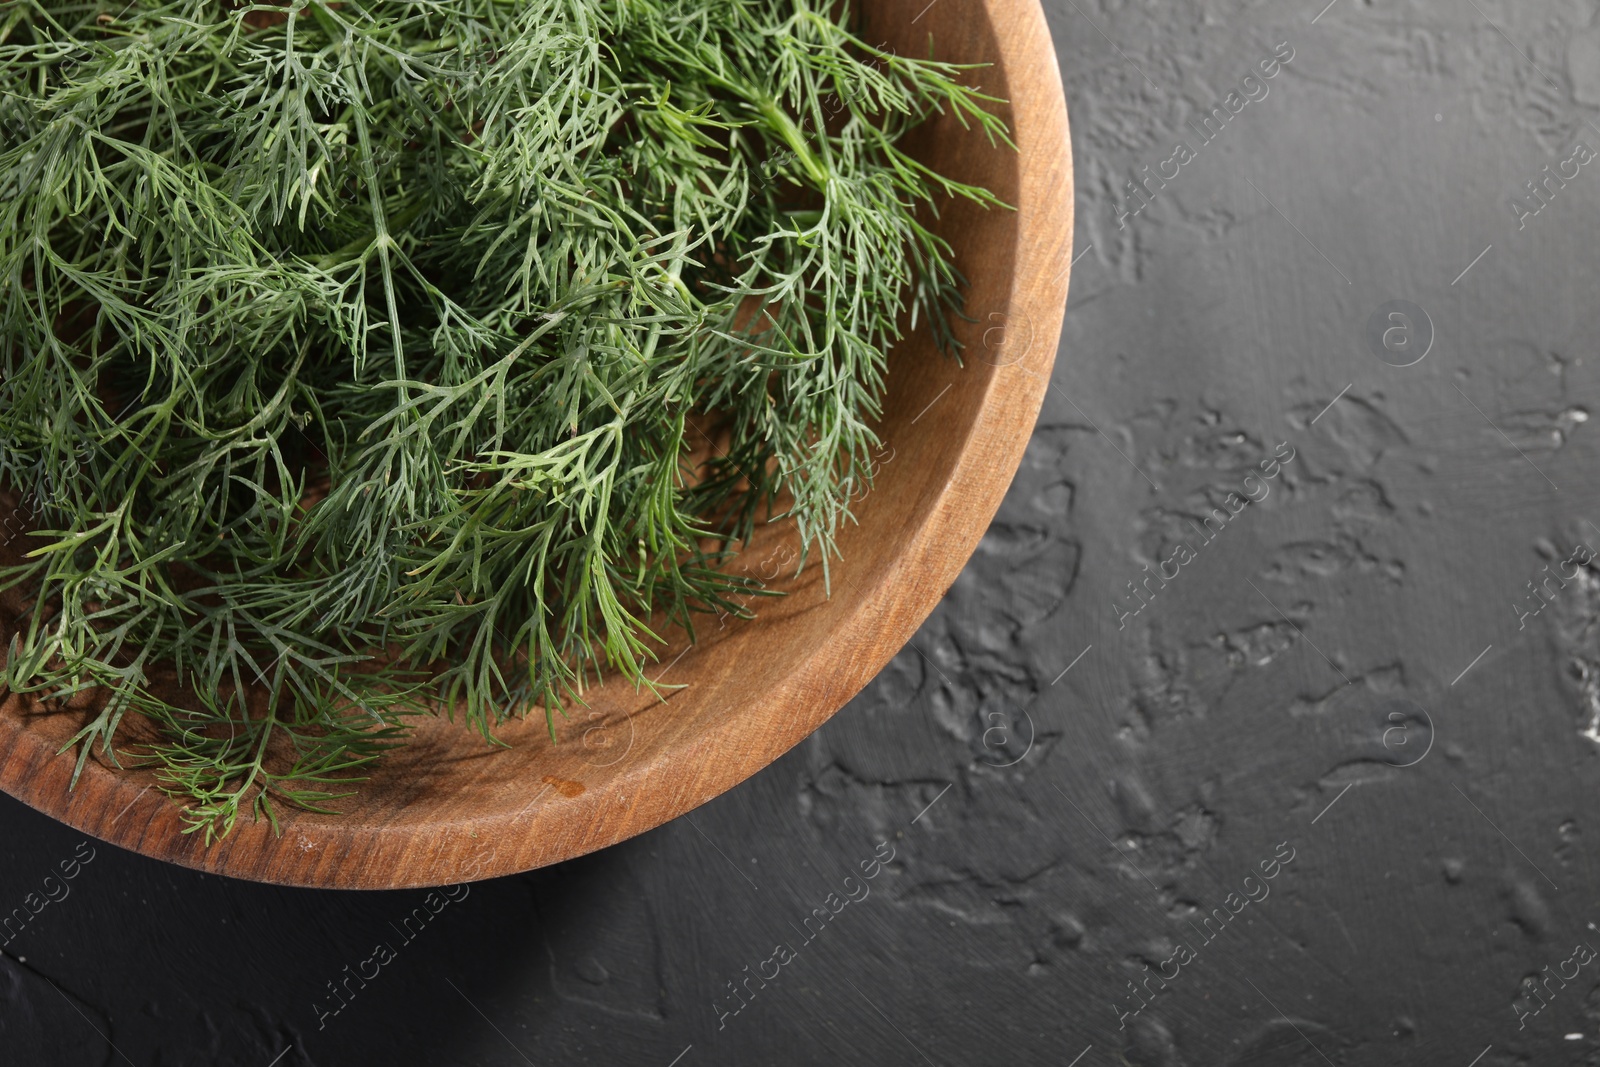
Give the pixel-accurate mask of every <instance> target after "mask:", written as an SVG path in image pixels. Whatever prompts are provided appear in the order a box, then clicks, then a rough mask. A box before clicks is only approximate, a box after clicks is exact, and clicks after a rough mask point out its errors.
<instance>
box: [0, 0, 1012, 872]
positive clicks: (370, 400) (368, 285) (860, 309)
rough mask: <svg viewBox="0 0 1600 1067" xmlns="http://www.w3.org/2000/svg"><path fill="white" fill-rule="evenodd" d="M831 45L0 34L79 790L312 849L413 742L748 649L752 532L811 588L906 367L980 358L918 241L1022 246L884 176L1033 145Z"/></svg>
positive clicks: (20, 380)
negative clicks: (334, 813)
mask: <svg viewBox="0 0 1600 1067" xmlns="http://www.w3.org/2000/svg"><path fill="white" fill-rule="evenodd" d="M851 24H852V23H851V19H850V17H849V15H848V13H847V12H845V11H844V10H843V9H842V7H841V5H838V4H836V3H833V2H832V0H828V2H823V0H384V2H377V0H361V2H354V0H344V2H342V3H333V2H329V3H323V2H320V0H310V2H306V0H294V2H292V3H285V4H260V5H253V6H250V5H240V4H230V3H219V2H216V0H167V2H159V0H149V2H146V0H133V2H131V3H128V4H126V6H124V4H123V3H121V2H120V0H119V2H115V3H72V2H51V0H13V2H11V3H7V4H4V5H0V482H3V483H4V485H5V486H6V487H7V488H8V489H9V490H10V491H11V492H12V493H14V494H16V495H18V496H19V497H20V498H21V499H22V500H23V501H24V502H25V503H24V504H23V505H19V509H18V513H19V514H26V515H27V517H28V523H27V525H28V526H29V529H28V530H27V532H26V535H25V536H22V537H18V538H17V539H16V540H15V542H14V543H13V546H12V547H13V549H14V550H15V552H14V555H13V556H12V557H11V558H10V559H9V560H8V561H7V562H6V564H5V565H4V566H3V567H0V588H4V589H8V590H13V595H17V596H21V597H22V602H23V603H25V605H26V606H25V607H24V608H23V609H22V610H21V611H20V613H18V614H16V616H15V617H14V618H12V619H10V620H8V624H9V625H8V634H9V640H8V647H7V648H6V655H5V666H4V671H3V677H0V681H3V682H4V684H5V685H6V686H8V687H9V689H10V690H11V691H12V692H14V693H18V694H25V695H28V696H30V697H31V698H32V699H35V700H39V701H43V702H45V703H46V704H47V705H53V706H59V704H60V703H61V702H68V701H70V702H71V703H72V705H73V706H74V707H77V706H79V705H81V704H83V703H84V702H85V701H87V702H88V706H89V707H90V711H89V712H88V713H87V715H86V717H85V722H84V725H83V727H82V729H81V730H79V731H78V732H77V733H76V736H75V737H74V738H73V745H72V746H69V747H75V748H76V753H77V755H76V758H77V761H78V762H77V768H76V772H75V774H74V779H73V780H74V781H76V779H77V773H81V771H82V769H83V765H84V761H85V760H86V759H88V758H89V757H90V754H91V752H92V751H93V750H95V749H96V748H98V750H99V751H100V752H101V753H102V755H103V756H104V757H105V758H106V759H107V760H109V761H110V762H111V763H113V764H115V765H122V764H121V762H119V761H123V760H126V761H130V762H134V763H137V764H139V765H143V766H149V767H153V768H154V769H155V771H156V773H157V774H158V775H159V778H160V781H161V782H162V784H163V787H164V788H166V789H167V791H168V792H169V793H170V794H172V795H173V796H175V797H176V798H178V799H179V800H180V801H182V802H183V803H184V805H185V813H186V822H187V828H188V830H189V831H191V832H192V831H202V832H203V833H204V835H205V837H206V839H207V840H208V841H209V840H214V839H215V838H217V837H220V836H225V835H226V834H227V833H228V832H229V831H230V830H231V828H232V827H233V825H234V824H235V822H236V820H237V818H238V816H239V815H240V814H241V813H250V814H252V815H253V816H254V817H256V818H260V817H262V816H265V817H267V818H269V819H272V820H274V822H275V820H276V816H275V806H277V805H280V804H283V803H288V804H294V805H298V806H301V807H303V808H308V809H311V810H318V811H324V810H331V809H330V807H329V805H330V804H331V803H332V802H333V801H335V800H337V799H338V798H339V797H342V796H348V795H350V794H349V792H348V790H349V789H350V788H351V786H350V784H349V783H350V782H352V781H354V780H357V778H358V776H359V772H360V770H361V768H362V767H364V766H365V765H367V764H368V763H370V761H372V760H374V759H376V758H378V757H379V756H381V754H382V753H383V752H384V751H385V750H386V749H388V748H389V747H390V746H392V745H395V744H399V743H402V742H403V740H404V736H405V731H406V725H407V722H408V719H409V717H410V716H412V715H414V714H416V713H419V712H423V711H430V710H439V709H445V710H447V711H449V712H450V713H452V714H453V713H455V712H456V711H459V712H460V713H462V714H463V716H464V718H465V719H466V721H467V722H469V723H470V724H472V725H473V726H475V727H476V728H477V729H479V730H481V731H482V732H483V734H484V735H485V737H492V729H493V728H494V727H495V726H496V725H498V724H500V723H502V722H504V721H505V719H506V717H507V716H508V715H511V714H518V713H521V712H524V711H526V710H527V709H529V708H542V709H543V710H544V713H545V714H546V715H547V716H550V717H552V718H551V719H550V722H551V729H552V733H553V732H554V718H553V716H554V715H557V714H560V709H561V708H562V707H563V706H564V705H569V704H571V703H572V702H574V701H577V700H581V698H582V694H583V692H584V690H585V688H586V687H588V686H591V685H593V684H595V683H596V681H597V680H598V679H599V677H600V675H601V673H602V672H603V671H610V672H614V673H616V674H618V675H620V676H621V677H623V678H626V679H629V680H631V681H632V682H634V683H635V684H642V683H643V682H644V670H645V667H646V666H647V665H648V664H649V663H650V662H651V661H652V660H653V658H654V656H655V654H656V652H657V651H658V650H659V648H660V647H661V635H662V634H663V632H664V631H663V629H662V628H663V627H664V626H670V625H681V626H684V627H688V628H690V633H691V635H692V632H693V631H692V626H693V620H694V618H695V616H696V615H697V614H698V613H702V612H707V611H739V610H740V608H739V604H740V603H741V602H742V601H743V600H744V599H746V598H747V597H746V596H745V594H748V592H749V591H750V590H749V587H748V584H747V582H746V581H745V580H742V579H739V578H736V577H734V576H732V575H730V574H728V573H724V572H723V571H722V570H721V569H719V563H720V562H721V560H722V558H723V556H724V555H725V553H726V551H727V550H729V549H730V548H731V547H735V546H737V545H738V544H740V543H742V542H743V541H745V540H746V539H748V538H749V536H750V535H751V534H752V532H753V530H754V529H755V527H756V525H757V524H758V523H761V522H766V521H771V520H773V519H775V518H784V519H788V520H792V521H793V522H794V523H795V524H796V525H797V527H798V530H799V535H800V538H801V542H802V545H803V549H804V550H803V552H802V554H801V559H802V561H804V559H805V558H806V556H807V555H809V556H810V557H811V558H812V559H815V560H820V562H821V564H822V565H823V566H824V567H826V565H827V561H828V560H829V559H830V558H831V557H833V556H834V555H835V548H834V543H833V537H834V534H835V531H836V530H837V529H838V527H839V525H840V524H841V523H842V522H844V521H847V520H848V519H849V511H848V506H849V501H850V499H851V497H852V495H857V494H858V490H859V489H860V487H861V486H862V484H863V483H864V482H865V481H866V480H867V479H869V477H870V469H869V468H870V460H871V455H872V452H873V450H874V448H875V447H876V446H877V444H878V441H877V438H876V436H875V435H874V433H873V430H872V424H873V420H874V418H875V416H877V414H878V413H879V410H880V404H881V400H882V397H883V389H884V368H885V353H886V351H887V350H888V349H889V347H890V346H891V345H892V344H893V343H894V342H895V341H896V339H897V338H899V337H900V335H901V331H902V329H903V328H905V326H906V325H907V324H909V325H910V327H911V328H919V329H931V330H933V331H934V332H935V334H936V336H937V337H938V339H939V341H940V342H941V344H942V345H943V346H944V347H945V348H946V349H951V348H952V347H953V341H952V338H951V334H950V326H949V322H950V317H951V316H952V315H954V314H956V313H958V309H959V298H960V287H961V285H962V279H961V278H960V276H959V275H958V273H957V272H956V270H955V268H954V267H953V265H952V261H951V250H950V248H949V247H948V246H947V245H946V243H945V242H944V241H943V240H941V239H940V237H939V236H938V235H937V234H936V233H935V232H934V231H933V230H932V229H931V228H930V227H931V220H932V219H933V218H934V217H935V216H936V214H937V209H938V207H939V205H940V204H941V203H943V202H945V201H947V200H948V199H949V198H967V199H971V200H974V201H977V202H979V203H981V204H984V205H990V206H998V205H999V201H998V200H997V199H996V198H995V197H994V196H993V195H991V194H990V193H989V192H987V191H985V190H983V189H979V188H974V187H971V186H968V185H964V184H961V183H958V182H954V181H950V180H947V179H946V178H944V177H942V176H941V175H939V174H938V173H936V172H935V171H934V170H932V169H930V168H929V167H927V166H926V165H924V164H923V163H922V162H919V161H918V160H917V159H915V158H913V157H912V156H911V155H910V154H908V153H907V152H906V151H905V150H904V149H903V148H902V145H901V141H902V138H903V135H904V134H905V133H906V132H907V131H908V130H910V129H911V128H913V127H915V126H917V125H918V124H920V123H923V122H925V121H928V120H929V119H931V118H932V117H934V116H935V115H939V114H944V115H953V116H955V118H957V119H959V120H960V122H961V123H962V124H963V125H965V126H968V127H970V128H971V129H973V131H974V133H975V134H981V135H984V136H987V138H988V139H989V140H990V141H996V142H1004V141H1006V131H1005V128H1004V126H1003V124H1002V123H1001V121H1000V120H999V119H998V118H997V117H996V116H995V114H994V109H993V107H992V104H993V103H994V101H993V100H992V99H991V98H989V97H986V96H984V95H982V94H981V93H979V92H978V91H976V90H974V89H972V88H969V87H968V84H967V74H968V73H969V72H968V71H967V70H966V69H965V68H963V67H960V66H956V65H953V64H949V63H944V62H936V61H933V60H931V59H916V58H908V57H905V56H901V55H897V54H895V53H894V52H892V51H885V50H881V49H879V48H874V47H872V46H870V45H869V44H867V42H866V41H865V40H863V39H862V38H860V37H859V36H857V35H856V34H855V33H854V32H852V30H851V28H850V26H851ZM780 510H781V512H782V514H781V515H779V514H775V512H777V511H780ZM736 597H737V598H739V599H738V600H736V599H735V598H736ZM73 698H77V699H73ZM130 713H131V714H132V715H133V718H131V719H130V718H129V715H130ZM135 722H138V723H140V724H142V725H141V728H140V729H139V730H132V729H131V725H132V724H133V723H135ZM119 731H120V732H119ZM130 734H131V735H132V737H133V740H131V741H130V740H128V738H129V735H130Z"/></svg>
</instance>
